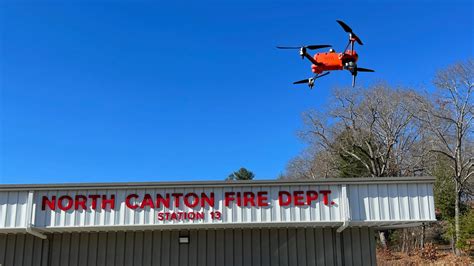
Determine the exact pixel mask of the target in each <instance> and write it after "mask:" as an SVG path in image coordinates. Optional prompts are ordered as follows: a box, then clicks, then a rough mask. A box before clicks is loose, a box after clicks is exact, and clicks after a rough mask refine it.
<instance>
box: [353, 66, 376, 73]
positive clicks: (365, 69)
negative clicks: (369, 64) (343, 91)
mask: <svg viewBox="0 0 474 266" xmlns="http://www.w3.org/2000/svg"><path fill="white" fill-rule="evenodd" d="M357 71H358V72H375V70H373V69H368V68H362V67H358V68H357Z"/></svg>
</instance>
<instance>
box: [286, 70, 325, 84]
mask: <svg viewBox="0 0 474 266" xmlns="http://www.w3.org/2000/svg"><path fill="white" fill-rule="evenodd" d="M329 73H330V72H326V73H323V74H320V75H316V76H314V77H312V78H309V79H303V80H298V81H295V82H293V84H308V86H309V87H310V88H313V86H314V81H315V80H316V79H318V78H320V77H324V76H326V75H328V74H329Z"/></svg>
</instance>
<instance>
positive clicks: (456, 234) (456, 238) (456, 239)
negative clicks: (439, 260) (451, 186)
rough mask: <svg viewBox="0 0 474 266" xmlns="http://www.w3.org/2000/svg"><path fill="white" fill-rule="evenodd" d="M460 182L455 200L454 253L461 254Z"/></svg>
mask: <svg viewBox="0 0 474 266" xmlns="http://www.w3.org/2000/svg"><path fill="white" fill-rule="evenodd" d="M459 191H460V189H459V184H458V182H456V200H455V202H454V253H455V254H456V255H457V256H459V255H461V252H460V250H459V248H458V243H459V238H460V233H459V231H460V229H459V216H460V211H459V196H460V193H459Z"/></svg>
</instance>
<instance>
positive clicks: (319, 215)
mask: <svg viewBox="0 0 474 266" xmlns="http://www.w3.org/2000/svg"><path fill="white" fill-rule="evenodd" d="M341 187H342V184H337V185H334V184H332V185H310V184H304V185H273V186H258V185H252V184H248V185H246V186H238V187H233V186H230V185H229V186H216V187H200V186H198V185H196V186H192V187H178V188H168V187H166V188H162V187H149V188H139V189H127V188H125V189H115V188H111V189H101V190H97V189H82V190H39V191H34V205H33V211H32V217H33V219H34V220H33V221H32V224H33V225H34V227H37V228H39V229H41V228H49V229H61V228H66V229H67V228H73V229H77V228H81V227H95V226H102V227H104V226H107V227H114V226H115V227H120V226H127V227H128V226H130V227H131V226H148V225H160V226H162V228H166V227H168V226H169V227H171V226H174V225H186V226H187V225H191V226H192V225H196V224H208V225H210V226H213V224H222V225H225V224H229V225H230V224H241V223H252V224H255V225H256V226H258V224H268V223H285V224H287V223H294V224H297V223H314V222H319V223H325V224H326V225H333V226H335V225H337V224H336V223H341V222H343V221H344V215H342V213H341V208H340V206H341V202H342V196H341ZM280 190H284V191H290V192H294V191H305V190H315V191H320V190H331V191H332V193H331V194H330V196H329V199H330V201H333V202H334V205H330V206H329V205H324V204H323V203H322V201H321V198H322V196H319V199H318V200H317V201H314V202H312V204H311V205H309V206H308V205H305V206H294V205H291V206H283V207H282V206H279V204H278V192H279V191H280ZM227 191H234V192H243V191H252V192H254V193H257V192H258V191H267V192H268V198H269V202H270V206H268V207H240V206H237V205H236V204H235V203H234V202H232V203H231V205H230V206H229V207H225V206H223V204H224V203H223V197H224V193H225V192H227ZM188 192H195V193H197V194H200V193H202V192H206V193H207V194H209V193H211V192H213V193H215V199H216V205H215V207H214V208H210V207H208V206H206V207H200V206H198V207H195V208H193V209H191V208H188V207H186V206H183V205H184V204H183V202H182V201H183V197H181V199H180V202H181V204H180V207H174V206H171V207H170V208H169V209H168V208H165V207H163V206H162V207H159V208H150V207H145V208H144V209H140V208H139V209H135V210H133V209H130V208H127V207H126V206H125V198H126V195H129V194H132V193H136V194H139V195H140V198H143V194H145V193H148V194H150V195H156V194H157V193H160V194H166V193H188ZM347 192H348V193H347V194H348V198H349V200H348V205H349V206H348V208H349V209H350V214H351V215H350V216H351V221H352V222H354V224H363V223H364V222H367V221H371V222H378V224H377V225H390V224H391V223H396V222H397V221H403V222H407V221H408V222H409V221H414V222H422V221H434V220H435V214H434V200H433V185H432V184H431V183H426V182H425V183H423V182H421V183H414V182H412V183H406V184H404V183H391V184H381V183H377V184H367V183H365V184H357V183H351V184H349V185H347ZM79 194H81V195H92V194H98V195H107V197H108V198H110V196H111V195H112V194H113V195H115V198H116V206H115V208H114V209H100V208H99V209H98V210H92V209H90V208H88V209H87V210H82V209H79V210H76V211H75V210H73V209H70V210H68V211H61V210H59V209H56V210H54V211H52V210H49V209H48V208H46V210H42V209H41V200H42V197H43V196H45V195H47V196H49V197H50V198H51V197H52V196H56V197H59V196H61V195H69V196H71V197H74V196H75V195H79ZM27 196H28V192H26V191H14V190H13V191H2V190H0V231H7V232H14V231H21V230H19V229H22V228H25V226H26V224H27V222H29V221H26V217H27V213H26V212H27V204H26V203H27ZM214 210H219V211H221V212H222V219H221V220H212V219H211V218H210V215H209V213H210V212H212V211H214ZM168 211H170V212H189V211H198V212H200V211H202V212H204V213H206V215H205V219H203V220H187V219H181V220H171V221H170V220H163V221H159V220H158V218H157V214H158V213H159V212H168ZM374 224H375V223H374ZM167 229H171V228H167ZM113 230H115V229H113ZM69 231H72V230H69Z"/></svg>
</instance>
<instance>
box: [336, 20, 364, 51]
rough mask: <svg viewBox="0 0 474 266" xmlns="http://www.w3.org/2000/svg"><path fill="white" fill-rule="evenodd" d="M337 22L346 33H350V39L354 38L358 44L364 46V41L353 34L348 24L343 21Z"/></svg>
mask: <svg viewBox="0 0 474 266" xmlns="http://www.w3.org/2000/svg"><path fill="white" fill-rule="evenodd" d="M336 21H337V23H339V25H341V27H342V28H343V29H344V31H345V32H347V33H349V36H350V38H354V39H355V41H356V42H357V43H358V44H360V45H364V44H363V43H362V41H361V40H360V39H359V37H358V36H357V35H356V34H355V33H354V32H352V29H351V27H349V26H347V24H346V23H344V22H343V21H341V20H336Z"/></svg>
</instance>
